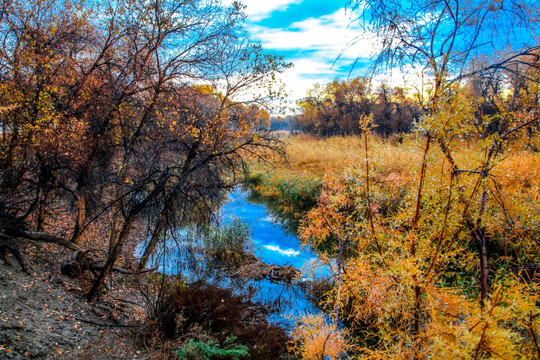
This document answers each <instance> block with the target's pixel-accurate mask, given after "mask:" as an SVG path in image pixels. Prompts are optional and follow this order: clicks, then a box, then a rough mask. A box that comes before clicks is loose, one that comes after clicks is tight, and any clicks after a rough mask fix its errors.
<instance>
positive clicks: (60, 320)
mask: <svg viewBox="0 0 540 360" xmlns="http://www.w3.org/2000/svg"><path fill="white" fill-rule="evenodd" d="M17 246H18V248H19V249H20V251H21V255H22V256H23V258H24V259H25V261H26V262H27V263H28V265H29V271H28V274H27V273H24V272H23V271H22V270H20V267H19V266H18V264H17V263H16V262H15V261H14V259H13V258H11V256H8V257H7V262H6V263H5V262H3V261H0V288H1V289H2V293H1V295H0V358H1V359H10V360H11V359H16V360H19V359H82V360H85V359H88V360H90V359H92V360H94V359H98V360H99V359H103V360H109V359H155V360H159V359H170V358H176V355H175V354H176V353H177V352H180V353H182V354H185V355H186V356H188V355H189V356H197V354H198V352H199V351H203V350H204V349H206V350H208V349H210V350H212V351H217V352H219V351H221V350H224V348H221V347H220V346H234V347H236V348H239V349H244V350H245V352H247V353H249V354H250V356H251V358H257V359H268V360H273V359H275V358H279V357H280V356H281V355H282V354H287V353H288V350H287V344H288V341H289V340H290V339H289V338H288V335H287V332H286V331H285V330H284V329H283V328H281V327H280V326H278V325H275V324H271V323H269V322H268V321H267V320H266V317H267V315H268V309H266V308H265V307H264V306H261V305H260V304H257V303H256V302H253V301H252V299H251V297H250V296H249V295H244V294H236V293H234V294H233V289H223V288H218V287H216V286H213V285H211V284H205V283H202V282H198V283H194V284H188V283H184V282H183V281H182V280H181V279H180V278H177V277H174V276H164V275H161V274H152V273H149V274H144V275H136V276H130V275H118V274H113V275H111V279H110V280H109V281H108V282H107V289H106V291H105V292H104V294H103V295H102V296H101V297H100V298H99V299H98V300H96V301H95V302H92V303H89V302H87V301H86V300H85V299H84V294H85V291H87V290H88V286H90V284H91V281H90V279H86V278H85V277H82V278H76V279H71V278H68V277H65V276H63V275H61V274H60V271H59V267H58V259H61V258H65V257H66V256H67V254H66V253H65V250H64V249H62V248H59V247H57V246H55V245H51V244H48V245H37V244H34V243H29V242H26V241H24V242H23V241H21V242H19V241H18V242H17ZM12 265H13V266H12ZM85 276H90V275H89V274H85ZM171 324H174V326H173V327H171ZM171 329H174V330H172V332H171ZM228 339H237V340H234V341H229V340H228ZM227 341H229V342H227ZM206 350H204V351H206ZM224 353H226V352H224ZM189 356H188V357H187V358H192V357H189ZM187 358H186V359H187Z"/></svg>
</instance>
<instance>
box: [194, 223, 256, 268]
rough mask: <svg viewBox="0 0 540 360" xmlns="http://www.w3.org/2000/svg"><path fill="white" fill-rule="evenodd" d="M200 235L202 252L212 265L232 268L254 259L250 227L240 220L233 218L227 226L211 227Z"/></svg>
mask: <svg viewBox="0 0 540 360" xmlns="http://www.w3.org/2000/svg"><path fill="white" fill-rule="evenodd" d="M202 235H203V249H202V251H203V252H204V254H205V256H206V257H207V258H208V259H209V260H211V261H212V262H213V263H214V265H216V264H219V265H222V266H224V267H226V268H234V267H238V266H240V265H242V264H245V263H249V262H252V261H253V259H254V258H255V255H254V251H255V249H254V245H253V240H252V238H251V231H250V227H249V225H248V224H246V223H245V222H242V221H241V220H240V219H237V218H235V219H233V220H232V221H231V222H230V223H228V224H224V225H221V226H214V227H211V228H209V229H207V230H206V231H205V232H203V234H202Z"/></svg>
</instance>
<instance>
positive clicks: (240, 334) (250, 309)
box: [143, 278, 290, 360]
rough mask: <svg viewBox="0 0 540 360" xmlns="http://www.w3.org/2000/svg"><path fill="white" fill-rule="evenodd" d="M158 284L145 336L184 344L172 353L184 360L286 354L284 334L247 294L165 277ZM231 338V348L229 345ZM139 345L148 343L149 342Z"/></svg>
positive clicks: (286, 337)
mask: <svg viewBox="0 0 540 360" xmlns="http://www.w3.org/2000/svg"><path fill="white" fill-rule="evenodd" d="M160 286H161V291H162V294H161V295H160V296H158V297H157V298H156V299H154V300H153V302H152V304H151V306H150V313H149V316H148V321H147V330H146V332H147V333H148V334H153V335H151V336H153V337H158V338H160V339H166V340H167V341H172V342H175V341H177V340H180V341H182V342H183V346H181V347H177V348H176V350H179V351H180V353H181V354H184V356H186V359H192V358H193V359H195V358H197V357H190V356H195V355H197V354H198V355H197V356H203V355H204V354H205V351H206V355H204V356H210V355H208V354H211V353H213V355H211V357H210V358H211V359H214V358H215V359H229V358H234V357H231V356H236V355H239V354H241V353H243V349H244V348H245V349H246V350H247V352H248V353H249V357H250V358H252V359H268V360H270V359H272V360H274V359H279V358H280V357H282V356H286V355H287V354H288V350H287V346H286V344H287V342H288V341H289V340H290V339H289V337H288V335H287V333H286V331H285V330H284V329H283V328H281V327H279V326H278V325H274V324H270V323H268V322H267V321H266V320H265V316H266V314H267V309H266V308H264V307H263V306H262V305H258V304H255V303H253V302H252V301H251V298H250V296H248V295H240V294H234V293H233V291H232V289H228V288H219V287H216V286H215V285H211V284H208V283H204V282H197V283H193V284H187V283H185V282H183V281H181V280H178V279H175V278H165V279H164V282H163V284H162V285H160ZM233 338H234V339H235V340H234V345H232V344H230V342H231V339H233ZM191 339H192V340H193V341H192V342H190V340H191ZM143 341H145V342H146V343H151V339H149V338H146V339H143ZM197 344H198V345H197ZM217 344H220V345H219V348H218V345H217ZM229 350H234V351H232V352H228V351H229ZM218 353H219V354H221V355H219V356H218ZM212 356H215V357H212ZM227 356H229V357H227ZM199 358H201V359H205V357H199ZM197 359H198V358H197Z"/></svg>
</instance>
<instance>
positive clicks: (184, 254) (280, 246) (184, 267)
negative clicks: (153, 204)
mask: <svg viewBox="0 0 540 360" xmlns="http://www.w3.org/2000/svg"><path fill="white" fill-rule="evenodd" d="M220 212H221V218H222V221H223V223H224V224H227V223H228V222H232V221H233V220H234V219H239V220H241V221H242V222H244V223H247V224H248V225H249V227H250V230H251V237H252V239H253V242H254V247H255V255H256V256H257V257H258V258H259V259H260V260H261V261H263V262H264V263H266V264H274V265H283V266H288V265H292V266H294V267H295V268H296V269H298V270H302V271H303V272H304V274H308V275H304V277H303V278H302V279H301V280H300V282H302V281H309V279H311V278H312V277H313V276H319V275H322V274H324V273H326V272H327V271H326V270H324V269H325V268H322V269H323V270H316V269H321V268H320V267H319V268H317V267H316V266H315V265H316V264H317V261H318V256H317V254H316V252H315V251H313V250H312V249H311V248H309V247H302V246H301V242H300V240H299V239H298V237H296V236H293V235H291V234H289V233H288V232H287V231H286V230H285V228H284V227H283V226H282V225H281V223H280V221H279V219H276V218H275V217H274V216H273V215H271V213H270V211H269V209H268V208H267V207H266V206H265V205H264V204H256V203H253V202H250V201H249V192H248V191H244V190H242V189H241V188H240V187H237V188H235V189H234V190H233V191H231V192H230V193H229V196H228V200H227V202H226V203H225V204H224V205H223V207H222V208H221V210H220ZM196 241H197V240H196V239H193V238H190V235H189V234H188V231H186V230H185V229H183V230H180V231H178V234H177V236H175V237H174V238H173V239H168V240H167V243H166V244H165V247H164V248H163V249H160V250H158V253H160V254H161V256H159V257H158V258H156V257H153V258H152V259H151V260H150V262H151V263H152V264H153V266H158V267H159V271H161V272H164V273H167V274H171V275H172V274H180V273H181V274H182V275H183V276H185V277H186V278H187V279H190V280H196V279H198V278H199V276H200V275H199V273H198V272H197V270H194V269H197V267H200V264H203V263H204V259H203V258H202V257H201V255H200V254H197V252H196V251H193V247H192V245H191V244H193V243H196ZM141 249H142V246H141V247H139V249H137V250H136V253H137V254H140V252H141ZM203 271H204V269H203ZM313 274H317V275H313ZM203 277H204V278H205V279H207V280H209V281H211V282H214V283H217V284H218V285H220V286H223V287H231V288H233V289H237V288H244V289H246V288H250V289H251V290H252V292H253V293H254V296H253V300H255V301H257V302H260V303H263V304H266V305H268V306H269V307H270V308H273V309H277V311H275V312H273V313H272V314H271V315H270V318H269V319H270V320H271V321H274V322H279V323H281V324H283V325H285V326H290V325H292V324H293V322H294V319H293V318H294V317H298V316H300V315H303V314H306V313H316V312H318V310H317V309H316V308H315V307H314V306H313V304H312V303H311V302H310V301H308V299H307V296H306V294H305V292H304V291H303V290H302V288H301V287H300V286H298V285H287V284H285V283H282V282H272V281H270V280H267V279H263V280H243V281H242V280H239V279H233V278H228V277H223V276H219V275H218V274H216V277H215V278H211V279H208V275H207V274H206V275H204V276H203Z"/></svg>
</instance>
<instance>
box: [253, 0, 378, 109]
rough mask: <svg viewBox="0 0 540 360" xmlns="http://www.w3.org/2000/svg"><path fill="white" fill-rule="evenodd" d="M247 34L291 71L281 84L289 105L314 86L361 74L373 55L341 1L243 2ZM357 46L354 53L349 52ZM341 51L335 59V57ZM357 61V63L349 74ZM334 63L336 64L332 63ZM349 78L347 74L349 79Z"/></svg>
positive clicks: (370, 41)
mask: <svg viewBox="0 0 540 360" xmlns="http://www.w3.org/2000/svg"><path fill="white" fill-rule="evenodd" d="M242 3H243V4H244V5H246V7H247V8H246V13H247V15H248V17H247V23H246V24H247V28H248V30H249V32H250V33H251V35H252V37H253V38H254V39H255V40H259V41H260V42H261V43H262V45H263V47H264V48H265V49H267V50H269V51H272V52H275V53H276V54H279V55H283V56H285V58H286V60H287V61H290V62H292V63H293V64H294V67H293V68H292V69H290V70H288V71H287V73H286V74H285V76H284V82H285V84H286V86H287V89H288V91H289V92H291V96H290V98H291V100H293V101H294V100H296V99H299V98H301V97H304V96H305V94H306V91H307V89H309V88H311V87H313V85H314V84H315V83H317V82H320V83H325V82H329V81H332V80H333V79H335V78H336V77H342V78H346V77H348V76H351V77H355V76H359V75H362V74H364V73H365V70H366V67H365V66H364V67H363V66H362V64H368V62H369V57H370V56H371V55H372V53H373V49H374V46H373V41H372V40H370V39H369V37H367V36H363V31H362V29H361V28H360V26H359V25H358V24H355V23H351V20H350V16H351V14H350V12H347V11H346V9H345V1H344V0H243V1H242ZM352 41H356V43H355V45H354V46H353V47H349V45H350V43H351V42H352ZM342 51H345V52H344V53H343V54H342V56H341V57H340V58H339V59H337V58H338V56H339V55H340V53H341V52H342ZM357 56H360V58H361V59H360V62H359V64H358V65H357V67H356V68H355V69H354V70H353V71H352V73H350V72H351V66H352V64H353V63H354V60H355V59H356V57H357ZM336 59H337V61H336ZM349 73H350V74H349Z"/></svg>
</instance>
